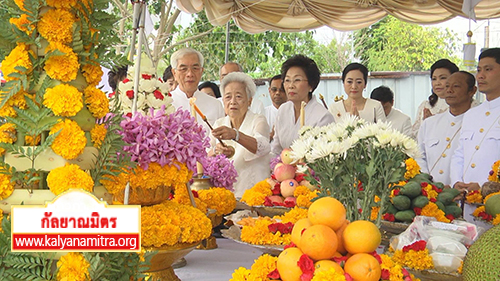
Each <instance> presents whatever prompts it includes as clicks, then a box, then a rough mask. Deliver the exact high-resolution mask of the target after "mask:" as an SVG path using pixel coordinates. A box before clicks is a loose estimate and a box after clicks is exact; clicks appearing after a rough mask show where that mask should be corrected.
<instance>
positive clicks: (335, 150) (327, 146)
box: [310, 141, 343, 161]
mask: <svg viewBox="0 0 500 281" xmlns="http://www.w3.org/2000/svg"><path fill="white" fill-rule="evenodd" d="M342 152H343V147H342V144H341V143H339V142H326V141H320V142H318V143H316V144H315V145H314V146H313V149H312V150H311V154H310V160H311V161H315V160H317V159H321V158H325V157H329V156H330V155H332V154H339V153H342Z"/></svg>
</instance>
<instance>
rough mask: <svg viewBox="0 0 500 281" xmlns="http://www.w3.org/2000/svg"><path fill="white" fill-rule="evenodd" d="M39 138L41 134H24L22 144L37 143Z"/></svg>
mask: <svg viewBox="0 0 500 281" xmlns="http://www.w3.org/2000/svg"><path fill="white" fill-rule="evenodd" d="M40 140H41V136H40V135H38V136H35V137H33V136H24V144H26V145H39V144H40Z"/></svg>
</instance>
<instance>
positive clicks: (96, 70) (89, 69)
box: [82, 63, 103, 86]
mask: <svg viewBox="0 0 500 281" xmlns="http://www.w3.org/2000/svg"><path fill="white" fill-rule="evenodd" d="M82 74H83V77H85V80H87V83H89V85H91V86H96V85H98V84H99V82H101V78H102V75H103V72H102V69H101V66H100V65H99V64H97V63H96V64H95V65H94V64H90V63H89V64H85V65H83V66H82Z"/></svg>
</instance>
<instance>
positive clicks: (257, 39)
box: [167, 12, 318, 80]
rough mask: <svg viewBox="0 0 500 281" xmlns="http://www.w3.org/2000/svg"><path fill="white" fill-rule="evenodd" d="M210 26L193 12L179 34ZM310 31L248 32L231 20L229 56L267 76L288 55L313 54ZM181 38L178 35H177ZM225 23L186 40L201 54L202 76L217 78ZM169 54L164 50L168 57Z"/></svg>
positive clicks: (253, 72)
mask: <svg viewBox="0 0 500 281" xmlns="http://www.w3.org/2000/svg"><path fill="white" fill-rule="evenodd" d="M210 28H212V25H211V24H210V23H209V21H208V19H207V17H206V15H205V13H204V12H200V13H198V14H197V15H195V20H194V22H193V23H192V24H191V26H190V27H189V28H187V29H185V30H184V31H183V32H182V33H181V35H180V38H185V37H190V36H193V35H196V34H198V33H201V32H205V31H206V30H209V29H210ZM313 34H314V31H306V32H300V33H280V32H276V31H266V32H263V33H258V34H249V33H246V32H244V31H243V30H241V29H240V28H239V27H237V26H236V25H235V24H234V23H231V25H230V45H229V51H230V53H229V60H230V61H236V62H238V63H240V64H241V65H242V66H243V68H244V70H245V72H247V73H248V74H250V75H251V76H253V77H258V78H260V77H271V76H273V75H275V74H279V73H280V70H281V64H282V63H283V62H284V61H285V60H286V59H287V58H289V57H290V56H292V55H295V54H304V55H306V56H310V57H313V56H314V53H315V51H316V48H317V46H318V43H317V42H316V41H315V40H314V38H313ZM180 40H181V39H180ZM225 42H226V26H218V27H215V29H214V30H213V31H212V32H211V33H210V34H208V35H206V36H203V37H200V38H197V39H195V40H192V41H189V42H188V45H189V46H190V47H192V48H194V49H197V50H199V51H200V52H201V53H202V54H203V55H204V57H205V74H204V78H203V79H205V80H218V79H219V68H220V66H221V65H223V64H224V59H225ZM169 55H170V54H168V57H167V58H168V59H169V58H170V57H169Z"/></svg>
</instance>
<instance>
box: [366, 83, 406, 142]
mask: <svg viewBox="0 0 500 281" xmlns="http://www.w3.org/2000/svg"><path fill="white" fill-rule="evenodd" d="M370 98H371V99H373V100H378V101H379V102H380V103H381V104H382V107H383V108H384V113H385V118H386V119H387V121H388V122H391V126H392V128H393V129H395V130H398V131H399V132H401V133H403V134H405V135H407V136H410V134H411V119H410V116H408V115H406V114H404V113H403V112H401V110H399V109H397V108H394V107H393V106H394V93H393V92H392V90H391V89H390V88H389V87H386V86H380V87H377V88H375V89H373V91H372V93H371V95H370Z"/></svg>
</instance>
